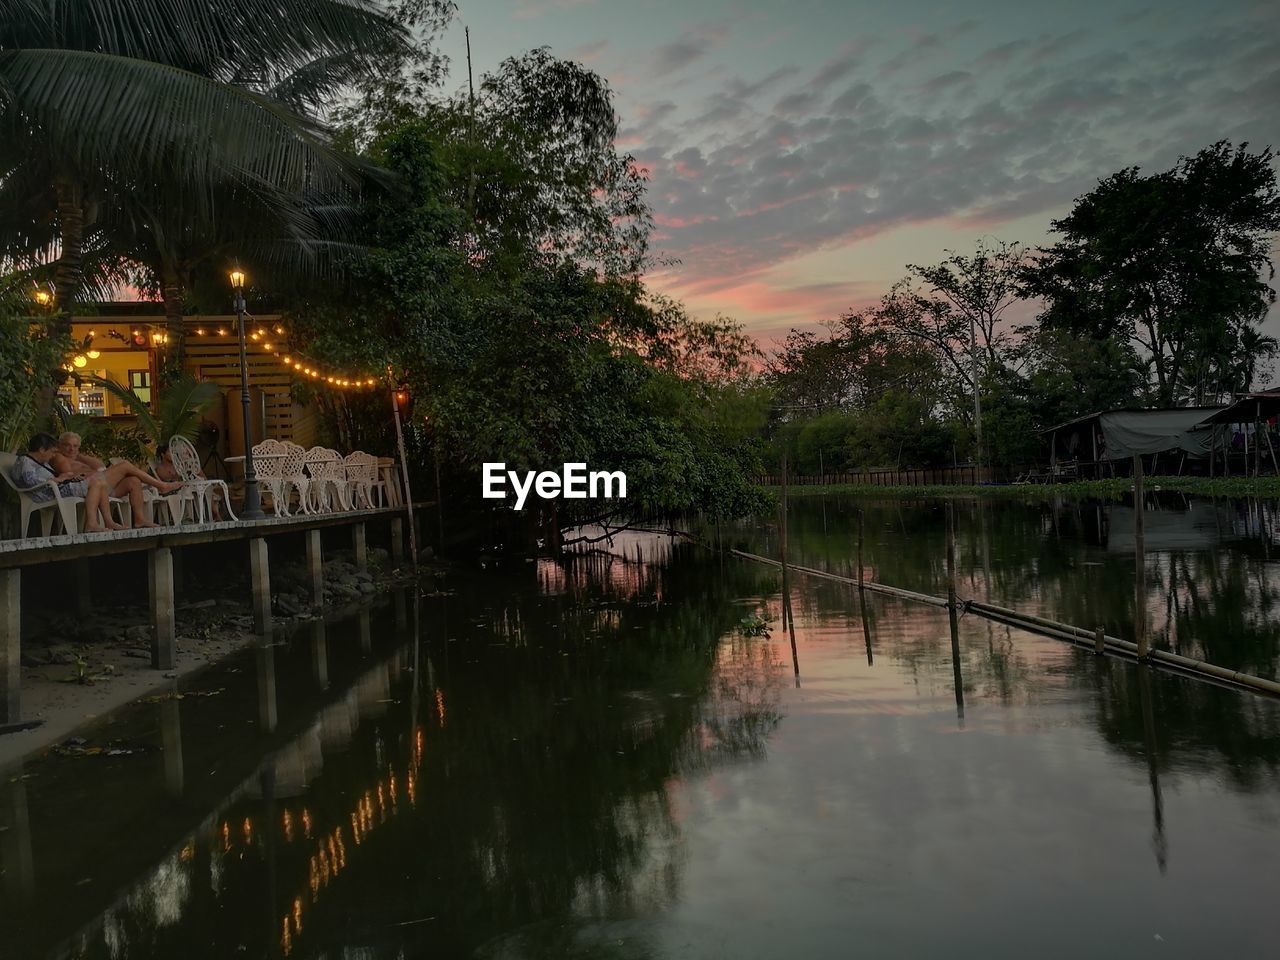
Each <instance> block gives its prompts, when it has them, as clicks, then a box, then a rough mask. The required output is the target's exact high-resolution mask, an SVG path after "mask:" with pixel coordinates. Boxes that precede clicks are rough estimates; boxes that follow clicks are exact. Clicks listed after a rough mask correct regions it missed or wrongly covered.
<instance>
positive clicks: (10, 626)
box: [0, 567, 22, 724]
mask: <svg viewBox="0 0 1280 960" xmlns="http://www.w3.org/2000/svg"><path fill="white" fill-rule="evenodd" d="M21 689H22V571H21V570H20V569H18V568H17V567H13V568H11V569H9V570H0V724H6V723H18V722H20V721H21V719H22V697H21Z"/></svg>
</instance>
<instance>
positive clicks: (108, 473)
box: [52, 430, 182, 530]
mask: <svg viewBox="0 0 1280 960" xmlns="http://www.w3.org/2000/svg"><path fill="white" fill-rule="evenodd" d="M52 467H53V469H54V470H55V471H57V472H58V473H60V474H65V475H66V476H68V477H70V478H72V479H76V480H91V479H94V478H101V479H103V480H104V481H105V482H106V483H107V491H108V493H109V495H110V496H113V497H127V498H128V500H129V506H130V507H131V508H132V510H133V525H134V526H135V527H155V526H158V524H156V523H153V522H152V521H150V520H148V519H147V510H146V500H145V498H144V497H143V495H142V488H143V486H144V485H145V486H149V487H155V488H156V489H157V490H158V491H160V493H162V494H167V493H173V492H174V491H175V490H178V489H180V488H181V487H182V484H181V482H178V483H173V482H165V481H163V480H159V479H157V478H155V477H153V476H151V474H149V473H147V472H146V471H144V470H142V469H140V468H138V467H135V466H134V465H133V464H132V463H129V462H128V461H124V460H122V461H120V462H119V463H113V464H110V465H107V464H104V463H103V462H102V461H101V460H99V459H98V458H97V457H94V456H90V455H89V454H87V453H83V452H81V450H80V434H78V433H72V432H71V431H70V430H68V431H67V432H66V433H64V434H62V436H60V437H59V438H58V440H57V447H56V449H55V450H54V453H53V457H52ZM85 529H86V530H88V529H89V527H88V526H87V525H86V527H85Z"/></svg>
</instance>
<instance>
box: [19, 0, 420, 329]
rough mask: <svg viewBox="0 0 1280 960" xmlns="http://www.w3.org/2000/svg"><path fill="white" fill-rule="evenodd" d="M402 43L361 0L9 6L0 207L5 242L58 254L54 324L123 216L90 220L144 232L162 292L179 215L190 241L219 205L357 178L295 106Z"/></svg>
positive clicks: (252, 203)
mask: <svg viewBox="0 0 1280 960" xmlns="http://www.w3.org/2000/svg"><path fill="white" fill-rule="evenodd" d="M405 45H406V34H405V31H404V29H403V28H402V27H401V26H400V25H399V24H397V23H396V22H395V21H394V20H392V19H390V18H389V17H387V16H386V15H385V14H384V13H383V12H382V11H380V10H379V9H378V8H377V7H375V6H373V5H372V4H370V3H367V2H363V0H296V2H293V3H291V4H290V6H289V10H288V15H287V16H284V15H281V11H280V9H279V5H278V4H276V3H273V2H271V0H200V2H198V3H197V2H192V0H137V2H131V3H130V4H128V5H127V6H122V5H120V4H119V3H116V2H114V0H51V2H49V3H39V4H35V3H23V4H16V5H15V4H10V5H8V6H7V7H6V8H5V10H4V12H3V13H0V89H3V91H4V96H3V98H0V134H3V136H0V171H3V174H4V176H3V181H2V184H0V209H3V210H4V211H5V212H7V213H12V214H15V215H16V216H15V217H14V219H12V220H9V219H6V223H8V224H11V227H10V230H8V231H6V233H7V235H6V236H5V237H4V247H5V252H6V253H8V254H9V255H10V256H12V257H15V258H18V259H21V260H25V261H27V262H32V261H35V262H38V261H39V260H41V259H42V258H44V257H48V256H50V255H51V254H52V251H54V250H56V262H55V264H54V269H53V276H54V280H55V284H56V288H57V303H58V307H59V312H60V315H61V316H62V317H63V322H64V324H65V322H66V318H69V316H70V311H71V304H72V302H73V301H74V300H75V299H76V297H77V296H78V295H79V293H80V290H81V287H82V284H83V258H84V250H85V245H86V242H89V241H91V240H93V239H94V237H93V234H94V232H95V230H96V231H99V232H100V231H102V230H103V229H106V228H110V227H115V228H117V229H118V227H119V225H120V223H121V222H122V217H121V216H117V217H116V218H115V223H114V224H111V223H109V222H107V221H106V220H102V219H100V218H101V217H102V215H103V214H122V213H125V210H124V209H123V208H128V209H127V216H125V217H124V219H128V218H132V220H133V223H132V224H131V225H132V226H133V227H135V228H141V229H143V230H147V231H150V233H151V235H152V236H151V243H150V249H151V250H153V251H155V252H156V253H157V256H158V257H159V262H157V263H154V267H155V268H156V281H157V284H158V286H160V287H161V289H162V290H164V291H166V292H173V293H174V295H175V298H176V296H177V290H178V285H179V284H180V283H181V281H182V279H183V278H182V276H181V274H182V272H183V270H182V267H183V260H182V257H181V254H178V255H177V256H168V257H166V256H165V254H166V253H173V251H174V249H175V247H181V246H182V244H181V243H179V242H178V237H177V234H178V233H180V232H181V231H182V230H184V229H188V226H187V225H193V226H192V227H191V229H193V230H194V232H195V233H196V234H197V235H198V234H199V233H200V232H201V230H202V228H205V227H207V226H208V225H209V224H211V223H213V222H215V221H216V220H217V219H218V218H219V217H226V216H227V213H228V210H227V206H228V204H229V203H230V204H231V205H232V206H236V205H238V206H239V208H240V210H241V211H243V210H244V209H245V208H252V209H254V210H257V211H262V210H264V209H270V208H271V207H272V204H273V202H274V201H278V200H280V198H291V197H293V196H296V195H301V194H307V195H310V196H315V195H317V194H319V195H322V196H323V195H327V194H329V193H330V192H332V191H338V192H347V191H349V190H350V189H352V188H354V187H355V186H356V185H358V183H359V178H360V174H361V171H360V168H359V165H357V164H354V163H353V162H352V161H351V159H350V158H348V157H345V156H344V155H343V154H341V153H340V152H339V151H336V150H335V149H334V148H333V146H332V144H331V143H330V142H329V137H328V134H327V133H326V131H325V130H324V129H323V127H322V126H320V125H319V124H318V123H317V122H316V121H315V119H314V118H313V117H311V116H309V115H307V114H305V113H303V112H301V111H303V110H304V108H305V107H307V106H308V105H311V106H314V105H315V104H316V103H318V102H320V101H321V100H322V99H323V98H324V97H325V96H326V95H329V94H332V93H333V92H334V91H335V90H336V89H339V88H340V87H341V86H343V85H344V84H348V83H350V82H351V81H352V80H353V79H354V78H355V77H356V76H358V75H359V74H360V73H361V72H363V71H364V69H365V63H366V62H367V60H368V59H369V58H370V57H371V56H372V55H373V54H374V53H375V52H378V51H385V50H387V49H391V50H397V49H400V48H403V47H404V46H405ZM143 197H145V200H144V201H142V202H131V201H139V200H141V198H143ZM162 202H163V203H164V204H166V207H165V209H166V210H167V211H168V212H169V213H170V215H169V216H168V218H167V219H162V218H161V217H159V216H158V215H157V208H156V207H155V206H154V205H155V204H159V203H162ZM289 205H290V204H287V203H286V204H285V206H289ZM174 207H176V208H178V209H177V211H176V212H175V211H174V209H173V208H174ZM283 215H284V216H286V217H287V216H288V214H287V213H285V214H283ZM179 225H181V226H179ZM108 239H109V240H118V239H119V238H118V237H114V236H113V237H109V238H108ZM108 247H110V248H111V249H113V250H117V249H118V246H115V247H113V246H112V245H111V244H110V243H108ZM148 265H149V266H150V265H152V264H148ZM176 309H177V310H178V315H179V316H180V302H179V305H178V307H177V308H176ZM171 319H172V318H171ZM178 346H179V347H180V342H179V344H178Z"/></svg>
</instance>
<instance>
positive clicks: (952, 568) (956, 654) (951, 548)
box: [946, 500, 964, 726]
mask: <svg viewBox="0 0 1280 960" xmlns="http://www.w3.org/2000/svg"><path fill="white" fill-rule="evenodd" d="M946 518H947V620H948V621H949V622H950V625H951V670H952V673H953V674H954V677H955V689H956V720H957V721H958V722H959V723H960V725H961V726H963V725H964V678H963V677H962V676H961V674H960V622H959V615H958V613H957V611H956V512H955V507H954V505H953V504H952V502H951V501H950V500H948V501H947V502H946Z"/></svg>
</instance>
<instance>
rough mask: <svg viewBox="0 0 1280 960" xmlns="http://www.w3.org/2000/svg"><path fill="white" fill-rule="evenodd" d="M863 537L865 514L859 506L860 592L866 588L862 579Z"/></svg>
mask: <svg viewBox="0 0 1280 960" xmlns="http://www.w3.org/2000/svg"><path fill="white" fill-rule="evenodd" d="M862 538H863V515H862V508H861V507H859V508H858V592H859V593H862V591H863V590H864V589H865V587H864V586H863V580H862V576H863V574H862Z"/></svg>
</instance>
